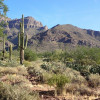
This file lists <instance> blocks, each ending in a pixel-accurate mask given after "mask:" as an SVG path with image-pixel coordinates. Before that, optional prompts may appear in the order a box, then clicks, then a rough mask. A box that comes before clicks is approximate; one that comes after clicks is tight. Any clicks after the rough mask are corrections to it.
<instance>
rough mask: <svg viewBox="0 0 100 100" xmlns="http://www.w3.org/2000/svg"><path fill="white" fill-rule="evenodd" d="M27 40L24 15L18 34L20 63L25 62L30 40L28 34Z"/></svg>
mask: <svg viewBox="0 0 100 100" xmlns="http://www.w3.org/2000/svg"><path fill="white" fill-rule="evenodd" d="M25 40H26V41H25ZM25 40H24V16H23V15H22V23H20V33H19V34H18V47H19V49H20V64H23V61H24V50H25V49H26V48H27V41H28V38H27V35H26V39H25ZM24 41H25V44H24Z"/></svg>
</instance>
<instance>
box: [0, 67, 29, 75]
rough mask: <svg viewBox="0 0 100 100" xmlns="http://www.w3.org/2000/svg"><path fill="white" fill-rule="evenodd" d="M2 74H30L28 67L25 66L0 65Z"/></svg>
mask: <svg viewBox="0 0 100 100" xmlns="http://www.w3.org/2000/svg"><path fill="white" fill-rule="evenodd" d="M0 69H1V70H0V74H2V75H6V74H18V75H28V73H27V69H26V68H25V67H23V66H18V67H0Z"/></svg>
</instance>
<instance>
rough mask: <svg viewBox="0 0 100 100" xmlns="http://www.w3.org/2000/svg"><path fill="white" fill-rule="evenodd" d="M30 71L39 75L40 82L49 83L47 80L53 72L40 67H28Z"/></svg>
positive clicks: (31, 73) (34, 74)
mask: <svg viewBox="0 0 100 100" xmlns="http://www.w3.org/2000/svg"><path fill="white" fill-rule="evenodd" d="M28 73H29V74H30V75H31V76H35V77H37V81H38V83H47V80H48V79H49V78H50V77H52V73H49V72H46V71H45V70H43V69H41V68H40V67H37V68H36V67H28Z"/></svg>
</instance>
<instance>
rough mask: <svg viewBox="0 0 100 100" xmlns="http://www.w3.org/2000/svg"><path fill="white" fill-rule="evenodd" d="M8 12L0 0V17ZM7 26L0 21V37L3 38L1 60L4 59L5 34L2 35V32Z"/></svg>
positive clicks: (3, 21) (4, 22)
mask: <svg viewBox="0 0 100 100" xmlns="http://www.w3.org/2000/svg"><path fill="white" fill-rule="evenodd" d="M7 11H8V7H7V5H6V4H4V0H0V15H1V16H2V17H3V16H6V13H7ZM5 24H7V23H6V21H5V20H2V21H1V22H0V37H3V51H2V52H3V58H4V54H5V34H3V32H4V25H5Z"/></svg>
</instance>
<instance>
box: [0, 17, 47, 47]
mask: <svg viewBox="0 0 100 100" xmlns="http://www.w3.org/2000/svg"><path fill="white" fill-rule="evenodd" d="M2 21H5V22H7V23H8V25H7V26H4V28H5V31H4V33H5V34H7V39H8V40H9V41H10V42H11V43H13V44H14V45H17V44H18V43H17V42H18V32H19V31H20V22H21V21H22V20H21V19H13V20H11V19H10V18H6V17H3V16H0V22H2ZM24 27H25V34H28V38H29V39H30V38H31V37H32V36H33V35H35V34H37V33H40V32H43V31H46V30H47V29H48V28H47V26H43V25H42V23H41V22H39V21H36V20H35V19H34V18H33V17H30V16H28V17H25V18H24ZM6 44H7V43H6ZM8 45H9V44H7V46H8Z"/></svg>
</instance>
